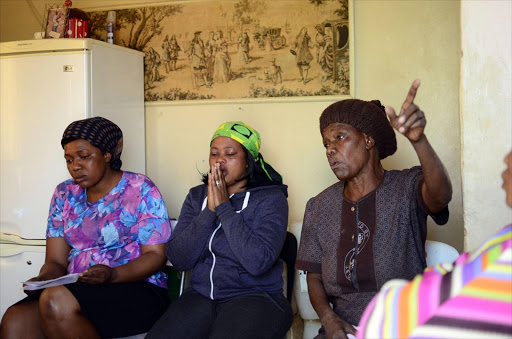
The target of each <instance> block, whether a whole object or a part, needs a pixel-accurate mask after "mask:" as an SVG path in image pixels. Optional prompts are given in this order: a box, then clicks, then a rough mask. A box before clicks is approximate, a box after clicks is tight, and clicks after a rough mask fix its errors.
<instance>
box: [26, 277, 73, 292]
mask: <svg viewBox="0 0 512 339" xmlns="http://www.w3.org/2000/svg"><path fill="white" fill-rule="evenodd" d="M77 280H78V273H72V274H68V275H65V276H62V277H59V278H56V279H51V280H44V281H25V282H23V289H24V290H25V291H33V290H40V289H42V288H47V287H51V286H58V285H65V284H71V283H74V282H76V281H77Z"/></svg>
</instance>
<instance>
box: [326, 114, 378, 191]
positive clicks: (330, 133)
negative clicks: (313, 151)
mask: <svg viewBox="0 0 512 339" xmlns="http://www.w3.org/2000/svg"><path fill="white" fill-rule="evenodd" d="M322 139H323V143H324V147H325V152H326V156H327V161H328V162H329V166H330V167H331V169H332V171H333V172H334V174H335V175H336V177H337V178H338V179H339V180H342V181H344V180H350V179H352V178H354V177H356V176H357V175H359V174H360V173H361V171H362V170H363V169H364V167H365V166H366V165H367V164H368V162H369V159H370V156H369V152H368V149H367V147H366V139H367V136H366V135H365V134H364V133H362V132H360V131H358V130H357V129H355V128H354V127H352V126H350V125H347V124H343V123H332V124H329V125H328V126H327V127H326V128H324V130H323V131H322Z"/></svg>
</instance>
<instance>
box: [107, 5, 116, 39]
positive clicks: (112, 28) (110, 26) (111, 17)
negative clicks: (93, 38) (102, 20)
mask: <svg viewBox="0 0 512 339" xmlns="http://www.w3.org/2000/svg"><path fill="white" fill-rule="evenodd" d="M115 41H116V12H115V11H108V14H107V42H108V43H110V44H113V43H115Z"/></svg>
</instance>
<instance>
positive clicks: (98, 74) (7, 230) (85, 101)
mask: <svg viewBox="0 0 512 339" xmlns="http://www.w3.org/2000/svg"><path fill="white" fill-rule="evenodd" d="M143 58H144V53H142V52H138V51H135V50H131V49H127V48H123V47H119V46H116V45H111V44H107V43H104V42H101V41H97V40H93V39H47V40H30V41H12V42H5V43H0V317H1V316H3V314H4V312H5V310H6V309H7V308H8V307H9V306H10V305H12V304H13V303H15V302H16V301H18V300H20V299H21V298H23V297H24V296H25V294H24V293H23V290H22V284H21V282H22V281H25V280H27V279H29V278H31V277H34V276H36V275H37V274H38V273H39V269H40V267H41V265H42V264H43V263H44V255H45V254H44V252H45V247H44V245H45V241H44V239H45V231H46V222H47V217H48V208H49V204H50V199H51V196H52V194H53V190H54V189H55V187H56V186H57V184H59V183H60V182H62V181H64V180H66V179H68V178H69V177H70V175H69V173H68V172H67V169H66V164H65V161H64V152H63V150H62V148H61V145H60V139H61V136H62V133H63V132H64V129H65V128H66V126H67V125H68V124H69V123H70V122H72V121H75V120H80V119H85V118H89V117H93V116H103V117H105V118H107V119H109V120H112V121H113V122H115V123H116V124H117V125H118V126H119V127H120V128H121V129H122V131H123V142H124V147H123V153H122V155H121V160H122V161H123V167H122V169H123V170H128V171H132V172H138V173H145V126H144V69H143V68H144V61H143Z"/></svg>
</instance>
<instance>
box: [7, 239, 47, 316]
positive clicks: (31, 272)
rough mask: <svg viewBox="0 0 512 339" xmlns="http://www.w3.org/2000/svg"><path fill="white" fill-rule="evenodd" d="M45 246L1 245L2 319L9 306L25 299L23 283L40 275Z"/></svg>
mask: <svg viewBox="0 0 512 339" xmlns="http://www.w3.org/2000/svg"><path fill="white" fill-rule="evenodd" d="M44 252H45V247H44V246H25V245H15V244H1V243H0V267H1V271H2V272H1V274H0V318H1V317H3V315H4V313H5V311H6V310H7V308H8V307H9V306H11V305H12V304H14V303H16V302H18V301H19V300H21V299H23V298H25V297H26V296H27V295H26V294H25V293H24V292H23V285H22V282H23V281H26V280H28V279H30V278H33V277H35V276H37V275H38V274H39V270H40V269H41V266H43V264H44V257H45V253H44Z"/></svg>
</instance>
